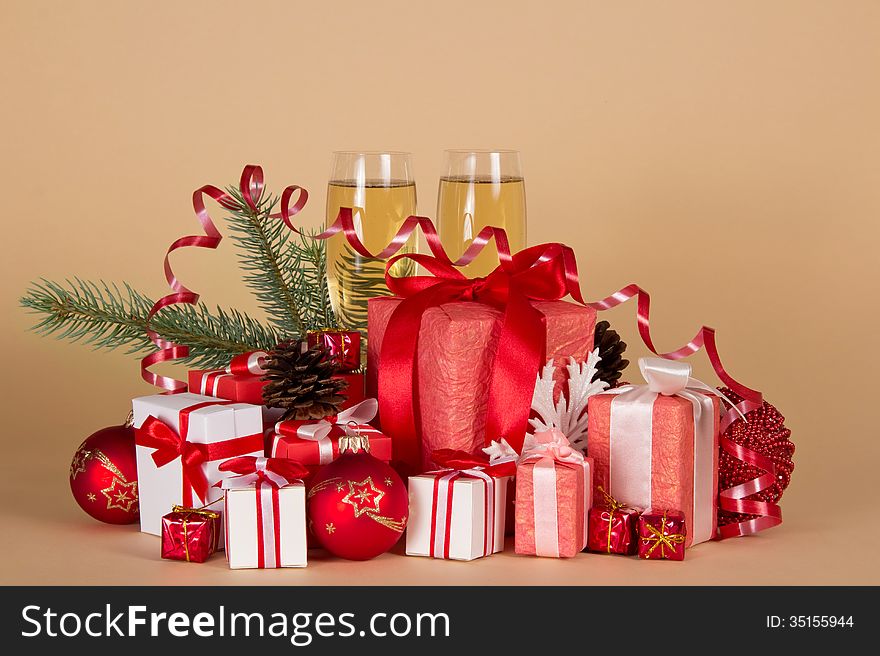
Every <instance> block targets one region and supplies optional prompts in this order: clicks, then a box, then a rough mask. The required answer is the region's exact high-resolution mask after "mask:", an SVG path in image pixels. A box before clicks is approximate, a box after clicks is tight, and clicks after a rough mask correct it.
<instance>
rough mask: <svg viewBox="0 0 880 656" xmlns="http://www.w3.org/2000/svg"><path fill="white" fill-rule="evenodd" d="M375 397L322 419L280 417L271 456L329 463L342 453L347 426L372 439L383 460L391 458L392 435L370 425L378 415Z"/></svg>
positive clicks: (373, 448)
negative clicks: (291, 419)
mask: <svg viewBox="0 0 880 656" xmlns="http://www.w3.org/2000/svg"><path fill="white" fill-rule="evenodd" d="M377 406H378V404H377V402H376V399H366V400H364V401H362V402H360V403H358V404H357V405H355V406H352V407H350V408H347V409H345V410H343V411H341V412H340V413H339V414H338V415H336V416H334V417H327V418H325V419H321V420H320V421H314V420H307V421H281V422H278V423H277V424H276V425H275V434H274V435H273V436H272V438H271V442H270V444H269V449H268V452H269V456H270V457H272V458H288V459H290V460H296V461H297V462H299V463H300V464H302V465H305V466H306V467H309V468H312V467H316V466H319V465H326V464H328V463H331V462H333V461H334V460H336V458H337V457H339V438H340V437H343V436H344V435H345V434H346V431H347V430H350V431H355V432H357V433H359V434H361V435H366V436H367V437H369V439H370V453H371V454H372V455H373V457H375V458H378V459H379V460H382V461H384V462H391V438H390V437H388V436H387V435H385V434H383V433H382V432H380V431H378V430H376V429H375V428H373V427H372V426H370V425H369V423H368V422H370V421H372V419H373V418H374V417H375V416H376V409H377Z"/></svg>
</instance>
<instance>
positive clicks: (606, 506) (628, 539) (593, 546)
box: [587, 487, 639, 556]
mask: <svg viewBox="0 0 880 656" xmlns="http://www.w3.org/2000/svg"><path fill="white" fill-rule="evenodd" d="M598 492H599V493H600V494H601V495H602V502H601V503H599V504H597V505H596V506H594V507H593V508H591V509H590V531H589V538H588V540H587V549H589V550H590V551H594V552H596V553H609V554H622V555H625V556H631V555H632V554H634V553H635V552H636V546H637V545H636V528H637V523H638V519H639V511H638V510H636V509H635V508H630V507H629V506H627V505H626V504H625V503H621V502H619V501H618V500H617V499H615V498H614V497H612V496H611V495H610V494H608V493H607V492H606V491H605V489H604V488H603V487H599V488H598Z"/></svg>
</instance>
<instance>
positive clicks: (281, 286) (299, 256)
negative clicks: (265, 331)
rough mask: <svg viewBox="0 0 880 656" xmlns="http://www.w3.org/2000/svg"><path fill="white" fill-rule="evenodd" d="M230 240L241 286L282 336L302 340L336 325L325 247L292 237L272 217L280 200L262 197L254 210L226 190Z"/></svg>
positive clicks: (237, 193)
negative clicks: (309, 333)
mask: <svg viewBox="0 0 880 656" xmlns="http://www.w3.org/2000/svg"><path fill="white" fill-rule="evenodd" d="M226 191H227V193H228V194H229V195H230V196H231V197H232V199H233V201H232V205H234V207H230V208H229V212H230V213H229V216H228V220H229V226H230V231H231V234H230V237H231V238H232V239H233V240H234V241H235V242H236V245H237V246H238V247H239V249H240V253H239V266H240V267H241V269H242V271H243V276H242V278H243V280H244V282H245V284H246V285H247V286H248V287H249V288H250V289H251V291H252V292H253V293H254V296H255V297H256V298H257V300H258V302H259V303H260V306H261V307H262V308H263V310H264V311H265V312H266V314H267V315H268V317H269V321H270V323H272V324H273V325H274V326H275V327H276V328H278V329H279V330H280V331H281V332H283V333H285V334H287V335H291V336H296V337H299V336H302V335H304V334H305V333H306V331H308V330H311V329H314V328H324V327H329V326H333V325H335V320H334V319H333V312H332V310H331V309H330V297H329V293H328V291H327V280H326V275H325V274H326V256H325V248H324V245H323V243H319V244H316V243H315V241H314V240H313V239H311V238H310V237H299V239H296V238H294V237H293V234H292V233H291V232H290V231H289V230H288V228H287V226H286V225H284V222H283V221H280V220H278V219H277V218H272V217H271V216H270V215H271V213H272V211H273V210H274V208H275V206H276V205H277V203H278V199H277V198H276V197H273V196H271V195H269V194H264V195H263V197H262V198H261V199H260V201H259V203H258V204H257V211H256V212H254V211H253V210H252V209H251V208H250V207H249V206H248V205H247V203H245V201H244V198H243V197H242V195H241V191H240V190H239V189H237V188H235V187H228V188H227V190H226Z"/></svg>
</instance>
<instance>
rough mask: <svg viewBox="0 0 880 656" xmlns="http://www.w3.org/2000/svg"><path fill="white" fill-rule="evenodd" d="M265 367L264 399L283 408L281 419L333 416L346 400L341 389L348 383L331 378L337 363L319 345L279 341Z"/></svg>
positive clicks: (266, 402) (336, 369)
mask: <svg viewBox="0 0 880 656" xmlns="http://www.w3.org/2000/svg"><path fill="white" fill-rule="evenodd" d="M264 366H265V368H266V375H265V376H263V380H265V381H267V384H266V386H265V387H264V388H263V402H264V403H265V404H266V405H267V406H269V407H270V408H284V410H285V411H284V414H283V415H282V416H281V420H282V421H286V420H288V419H295V420H300V421H301V420H307V419H323V418H324V417H327V416H329V415H335V414H336V413H337V412H338V411H339V408H340V406H341V405H342V402H343V401H345V398H346V397H345V395H344V394H341V393H340V392H342V391H343V390H345V389H346V388H347V387H348V382H347V381H346V380H344V379H342V378H334V377H333V374H335V373H336V372H337V371H338V369H339V364H338V363H337V361H336V359H335V358H333V357H332V356H331V355H330V351H329V350H328V349H327V348H326V347H324V346H322V345H320V344H316V345H315V346H312V347H311V348H308V347H307V345H306V343H305V342H304V341H303V340H293V341H290V342H287V343H284V344H279V345H278V346H277V347H276V348H275V350H273V351H271V352H270V353H269V357H268V358H267V359H266V363H265V365H264Z"/></svg>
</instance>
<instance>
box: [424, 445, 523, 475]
mask: <svg viewBox="0 0 880 656" xmlns="http://www.w3.org/2000/svg"><path fill="white" fill-rule="evenodd" d="M431 459H432V460H433V461H434V462H436V463H437V464H438V465H440V466H441V467H444V468H447V469H458V470H459V471H464V470H467V469H476V468H477V467H479V468H480V469H482V470H483V471H484V472H485V473H487V474H488V475H489V476H494V477H495V478H500V477H502V476H513V475H515V474H516V461H514V460H508V461H505V462H501V463H498V464H497V465H490V464H489V458H488V457H487V456H485V455H483V454H472V453H468V452H467V451H459V450H457V449H437V450H436V451H434V452H433V453H432V454H431Z"/></svg>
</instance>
